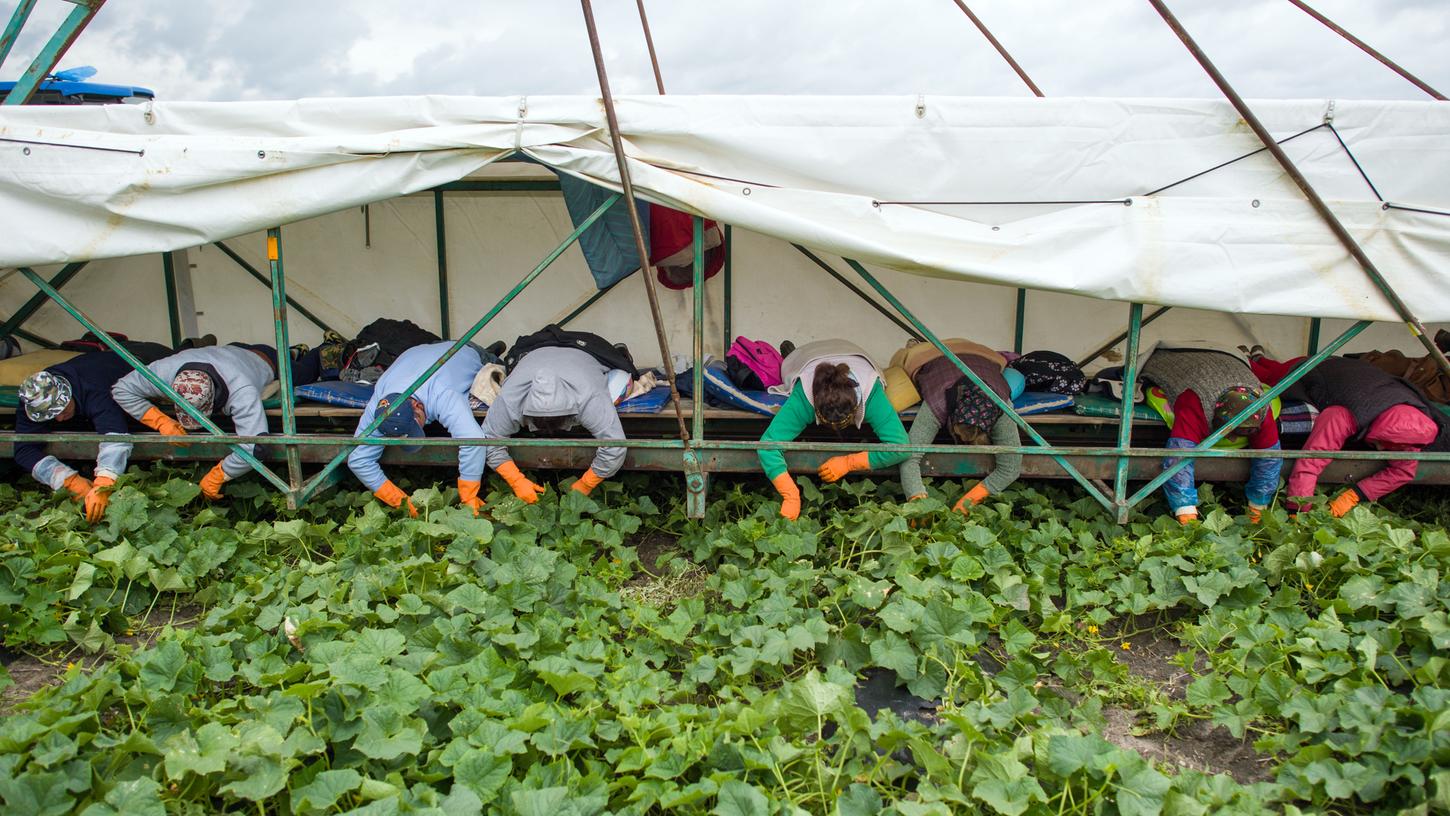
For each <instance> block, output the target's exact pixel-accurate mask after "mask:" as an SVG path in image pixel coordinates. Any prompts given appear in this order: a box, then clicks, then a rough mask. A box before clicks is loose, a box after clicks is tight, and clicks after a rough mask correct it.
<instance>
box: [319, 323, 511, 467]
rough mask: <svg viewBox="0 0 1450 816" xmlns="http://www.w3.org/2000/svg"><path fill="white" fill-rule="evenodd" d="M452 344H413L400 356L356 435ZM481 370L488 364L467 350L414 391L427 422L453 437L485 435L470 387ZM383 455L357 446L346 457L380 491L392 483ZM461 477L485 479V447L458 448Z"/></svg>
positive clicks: (365, 411) (372, 447) (374, 447)
mask: <svg viewBox="0 0 1450 816" xmlns="http://www.w3.org/2000/svg"><path fill="white" fill-rule="evenodd" d="M452 346H453V344H452V343H451V342H449V341H446V340H445V341H443V342H441V343H429V344H428V345H426V346H414V347H413V348H410V349H408V350H407V351H405V352H403V353H402V354H400V355H398V359H396V360H394V361H393V364H392V365H391V366H388V370H387V371H384V372H383V376H381V377H379V378H378V383H377V385H376V386H375V387H374V388H373V396H372V399H370V400H368V404H367V407H366V408H365V409H363V414H362V418H361V419H359V420H358V423H357V430H356V431H354V432H353V436H359V435H361V434H362V432H363V431H365V430H367V427H368V426H369V425H371V424H373V420H374V419H375V418H376V417H377V411H378V400H379V399H381V398H383V397H385V396H388V395H389V394H400V393H402V392H403V390H404V389H406V388H407V387H408V386H410V385H412V384H413V381H414V380H416V379H418V377H419V376H421V375H422V373H423V372H424V371H427V370H428V366H431V365H433V363H435V362H437V360H438V358H439V357H442V356H443V352H445V351H447V350H448V349H449V348H451V347H452ZM481 368H483V360H482V359H481V358H480V357H479V355H478V351H477V350H475V349H474V348H472V347H471V346H464V347H463V348H461V349H459V350H458V353H457V354H455V355H453V356H452V357H451V358H449V360H448V362H446V363H444V364H443V367H442V368H440V369H438V370H437V371H436V372H434V373H433V376H431V377H429V378H428V381H427V382H425V383H423V385H422V387H420V388H419V389H418V390H417V391H416V392H414V393H413V397H414V398H415V399H417V400H418V401H419V402H421V403H423V412H424V413H425V414H426V415H427V419H426V420H425V422H438V423H441V424H442V425H443V427H445V428H447V429H448V433H449V435H450V436H452V437H453V438H454V439H478V438H480V437H482V436H483V431H482V430H480V429H479V427H478V420H477V419H475V418H474V416H473V408H472V407H470V406H469V404H468V389H469V387H470V386H472V385H473V378H474V377H475V376H476V375H477V374H478V370H479V369H481ZM382 456H383V446H381V445H364V446H361V447H357V448H354V449H353V451H352V454H351V455H349V456H348V457H347V466H348V467H349V468H351V469H352V472H353V475H354V476H357V478H358V481H360V482H362V483H363V485H364V486H365V487H367V489H368V490H371V491H376V490H377V489H378V488H380V487H382V486H383V482H386V481H387V480H388V477H387V476H386V475H385V474H384V473H383V468H382V466H381V465H379V464H378V460H379V459H381V458H382ZM458 478H460V479H467V480H469V481H474V482H476V481H480V480H481V479H482V478H483V448H478V447H463V448H459V449H458Z"/></svg>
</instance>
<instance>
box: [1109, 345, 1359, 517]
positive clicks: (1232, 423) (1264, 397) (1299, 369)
mask: <svg viewBox="0 0 1450 816" xmlns="http://www.w3.org/2000/svg"><path fill="white" fill-rule="evenodd" d="M1369 327H1370V321H1368V320H1361V321H1359V322H1358V323H1355V324H1354V325H1353V326H1350V327H1349V328H1348V329H1347V330H1345V332H1344V334H1341V335H1339V336H1338V337H1336V338H1335V339H1334V341H1333V342H1332V343H1330V344H1329V345H1328V346H1326V347H1325V348H1324V350H1322V351H1319V352H1317V353H1315V354H1314V355H1312V356H1310V357H1308V358H1306V359H1304V360H1303V361H1302V362H1300V363H1299V365H1297V366H1295V367H1294V370H1293V371H1290V372H1289V373H1288V374H1286V375H1284V379H1282V380H1280V381H1279V382H1278V383H1276V384H1275V385H1274V386H1273V387H1272V388H1270V389H1269V390H1267V391H1265V392H1264V393H1263V394H1261V395H1260V396H1259V398H1258V399H1256V400H1254V401H1253V402H1251V403H1249V404H1248V406H1247V407H1245V408H1244V409H1243V410H1242V411H1240V412H1239V413H1238V414H1237V415H1236V416H1234V417H1233V418H1232V419H1230V420H1229V421H1228V422H1225V423H1224V424H1223V425H1222V426H1220V427H1219V429H1218V430H1216V431H1214V432H1213V433H1211V434H1209V435H1208V437H1207V438H1206V439H1204V440H1203V441H1202V442H1199V443H1198V445H1197V446H1195V447H1193V448H1188V449H1186V450H1183V449H1179V450H1175V451H1174V452H1173V455H1174V456H1182V457H1183V458H1182V459H1179V460H1178V461H1177V462H1175V463H1173V464H1172V465H1169V466H1168V467H1166V468H1164V469H1163V472H1162V473H1160V474H1158V475H1157V476H1156V477H1154V479H1153V480H1152V481H1151V482H1148V484H1146V485H1144V486H1143V487H1142V489H1140V490H1139V491H1138V492H1137V493H1134V494H1133V496H1132V498H1130V499H1128V506H1129V507H1132V506H1133V505H1135V504H1137V503H1138V502H1140V501H1142V500H1144V499H1146V498H1148V497H1149V496H1151V495H1153V491H1154V490H1157V489H1158V488H1159V487H1161V486H1162V485H1163V483H1164V482H1166V481H1168V480H1169V479H1171V478H1173V474H1175V473H1177V472H1178V471H1180V470H1182V469H1183V468H1185V467H1187V466H1188V463H1189V462H1191V461H1193V460H1192V458H1191V457H1189V456H1186V455H1185V454H1187V453H1188V452H1189V451H1194V452H1200V451H1207V450H1208V449H1210V448H1212V447H1213V446H1214V445H1217V444H1218V443H1219V440H1221V439H1223V438H1224V437H1225V436H1228V435H1229V434H1230V433H1232V432H1233V429H1234V428H1237V427H1238V426H1239V425H1241V424H1243V422H1244V420H1246V419H1248V418H1249V417H1251V416H1253V415H1254V414H1256V413H1258V412H1259V411H1261V410H1263V409H1264V407H1265V406H1267V405H1268V404H1269V403H1270V402H1272V401H1273V400H1274V397H1277V396H1279V395H1280V394H1282V393H1284V392H1285V391H1286V390H1288V388H1289V386H1291V385H1293V384H1294V383H1296V382H1299V380H1300V379H1301V378H1303V376H1304V375H1305V374H1308V373H1309V372H1310V371H1311V370H1313V368H1314V367H1315V366H1317V365H1319V364H1320V363H1322V362H1324V360H1325V359H1326V358H1328V357H1329V356H1330V355H1332V354H1334V352H1336V351H1339V349H1340V348H1341V347H1343V346H1344V344H1345V343H1348V342H1349V341H1350V340H1353V339H1354V337H1355V335H1357V334H1359V333H1360V332H1362V331H1364V330H1365V329H1367V328H1369ZM1275 453H1278V451H1275Z"/></svg>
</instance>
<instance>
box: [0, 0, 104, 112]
mask: <svg viewBox="0 0 1450 816" xmlns="http://www.w3.org/2000/svg"><path fill="white" fill-rule="evenodd" d="M70 2H72V3H75V4H76V7H75V8H74V9H72V10H71V13H70V14H69V15H67V16H66V18H65V20H64V21H63V22H62V23H61V24H60V27H59V28H57V29H56V30H55V33H54V34H52V35H51V37H50V41H49V42H47V43H46V44H45V47H44V48H42V49H40V53H39V54H36V55H35V60H34V61H32V62H31V63H30V67H29V68H26V69H25V73H23V74H21V75H20V79H18V80H16V82H15V86H14V87H12V88H11V89H10V94H9V95H8V96H6V97H5V101H4V102H3V103H0V104H4V105H24V104H25V103H26V102H29V101H30V97H32V96H34V95H35V89H36V88H39V87H40V83H42V82H44V81H45V78H46V77H47V76H49V75H50V72H51V70H52V69H54V68H55V64H56V63H57V62H60V58H61V57H63V56H65V52H66V51H68V50H70V47H71V43H73V42H75V41H76V37H79V36H80V35H81V32H82V31H84V30H85V27H86V25H87V24H88V23H90V21H91V18H92V17H94V16H96V12H98V11H100V10H101V6H103V5H105V2H106V0H70ZM16 11H17V12H19V9H16ZM27 13H28V12H27ZM11 22H12V23H13V22H14V17H13V16H12V18H11ZM21 22H24V21H23V20H22V21H21ZM8 31H9V29H8V27H7V33H8ZM17 33H19V32H18V30H17Z"/></svg>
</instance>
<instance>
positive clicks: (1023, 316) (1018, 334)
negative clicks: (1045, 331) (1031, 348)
mask: <svg viewBox="0 0 1450 816" xmlns="http://www.w3.org/2000/svg"><path fill="white" fill-rule="evenodd" d="M1026 328H1027V290H1026V289H1018V290H1017V324H1016V329H1015V330H1014V331H1013V332H1012V350H1013V351H1015V352H1017V353H1018V354H1021V353H1022V335H1023V334H1024V332H1025V330H1026Z"/></svg>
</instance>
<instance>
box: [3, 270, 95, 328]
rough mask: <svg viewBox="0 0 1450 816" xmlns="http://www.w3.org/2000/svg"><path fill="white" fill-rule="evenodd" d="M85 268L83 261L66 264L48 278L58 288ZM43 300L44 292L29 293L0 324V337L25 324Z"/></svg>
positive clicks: (38, 308)
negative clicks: (7, 318)
mask: <svg viewBox="0 0 1450 816" xmlns="http://www.w3.org/2000/svg"><path fill="white" fill-rule="evenodd" d="M85 268H86V263H85V261H81V262H79V263H69V264H66V265H65V266H64V267H62V268H61V270H60V271H59V272H57V273H55V277H53V278H51V279H50V285H51V286H53V287H55V288H56V289H60V288H61V287H63V286H65V285H66V284H67V283H70V281H71V279H72V278H74V277H75V276H76V275H78V274H80V271H81V270H82V269H85ZM26 270H30V267H22V268H21V271H22V272H25V271H26ZM30 274H34V270H30ZM45 302H46V297H45V294H44V293H37V294H34V295H31V296H30V299H29V300H27V301H25V302H24V303H22V304H21V305H20V308H19V309H16V310H15V314H13V315H11V316H10V319H9V320H6V321H5V323H4V325H0V337H4V336H6V335H9V334H15V332H16V329H19V328H20V327H21V326H23V325H25V321H27V320H29V319H30V318H31V317H32V316H34V315H35V313H36V312H38V311H40V307H41V306H44V305H45Z"/></svg>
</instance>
